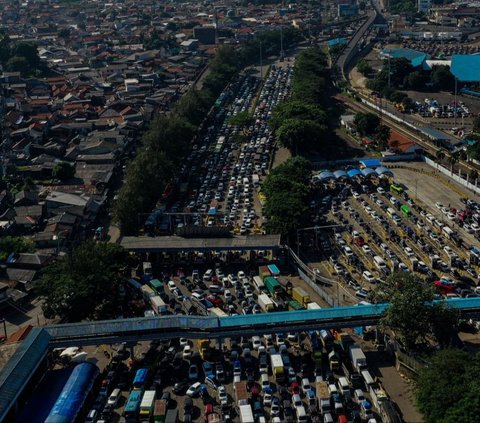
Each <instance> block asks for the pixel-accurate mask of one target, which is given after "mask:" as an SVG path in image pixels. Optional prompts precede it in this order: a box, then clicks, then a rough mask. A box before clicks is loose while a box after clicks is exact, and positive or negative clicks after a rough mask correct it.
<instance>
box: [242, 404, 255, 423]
mask: <svg viewBox="0 0 480 423" xmlns="http://www.w3.org/2000/svg"><path fill="white" fill-rule="evenodd" d="M238 408H239V410H240V422H241V423H255V419H254V418H253V411H252V406H251V405H250V404H243V405H240V406H239V407H238Z"/></svg>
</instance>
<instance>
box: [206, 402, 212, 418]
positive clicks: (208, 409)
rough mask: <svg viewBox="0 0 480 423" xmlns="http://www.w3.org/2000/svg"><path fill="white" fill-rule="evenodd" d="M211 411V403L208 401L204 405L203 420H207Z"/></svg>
mask: <svg viewBox="0 0 480 423" xmlns="http://www.w3.org/2000/svg"><path fill="white" fill-rule="evenodd" d="M212 413H213V404H212V403H210V402H209V403H208V404H207V405H205V421H206V422H208V415H209V414H212Z"/></svg>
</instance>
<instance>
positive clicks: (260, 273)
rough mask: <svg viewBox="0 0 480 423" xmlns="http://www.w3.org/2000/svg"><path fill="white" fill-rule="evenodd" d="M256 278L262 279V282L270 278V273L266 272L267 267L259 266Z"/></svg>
mask: <svg viewBox="0 0 480 423" xmlns="http://www.w3.org/2000/svg"><path fill="white" fill-rule="evenodd" d="M258 276H260V277H261V278H262V280H263V281H265V279H266V278H268V277H269V276H270V271H269V270H268V267H267V266H260V267H259V268H258Z"/></svg>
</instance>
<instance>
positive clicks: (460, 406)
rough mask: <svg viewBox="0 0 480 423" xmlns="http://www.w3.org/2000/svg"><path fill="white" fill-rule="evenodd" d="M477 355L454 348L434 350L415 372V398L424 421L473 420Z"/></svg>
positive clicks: (479, 387) (479, 408) (477, 405)
mask: <svg viewBox="0 0 480 423" xmlns="http://www.w3.org/2000/svg"><path fill="white" fill-rule="evenodd" d="M479 369H480V357H479V355H478V354H476V355H473V354H471V353H468V352H465V351H461V350H458V349H445V350H440V351H438V352H436V353H435V354H434V355H433V356H432V357H431V358H430V359H429V364H428V366H425V367H423V368H422V369H420V371H419V372H418V376H417V378H416V381H415V391H414V392H415V399H416V402H417V404H418V406H419V409H420V411H421V412H422V414H423V417H424V420H425V422H426V423H457V422H460V421H476V419H477V418H478V415H479V413H480V402H479V398H480V383H479V381H478V376H477V375H478V371H479Z"/></svg>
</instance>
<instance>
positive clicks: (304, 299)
mask: <svg viewBox="0 0 480 423" xmlns="http://www.w3.org/2000/svg"><path fill="white" fill-rule="evenodd" d="M292 297H293V299H294V300H297V301H298V302H299V303H300V304H301V305H302V306H303V307H305V308H306V307H307V304H308V303H309V302H310V295H308V294H307V293H306V292H305V290H304V289H303V288H300V287H298V286H297V287H295V288H293V289H292Z"/></svg>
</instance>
